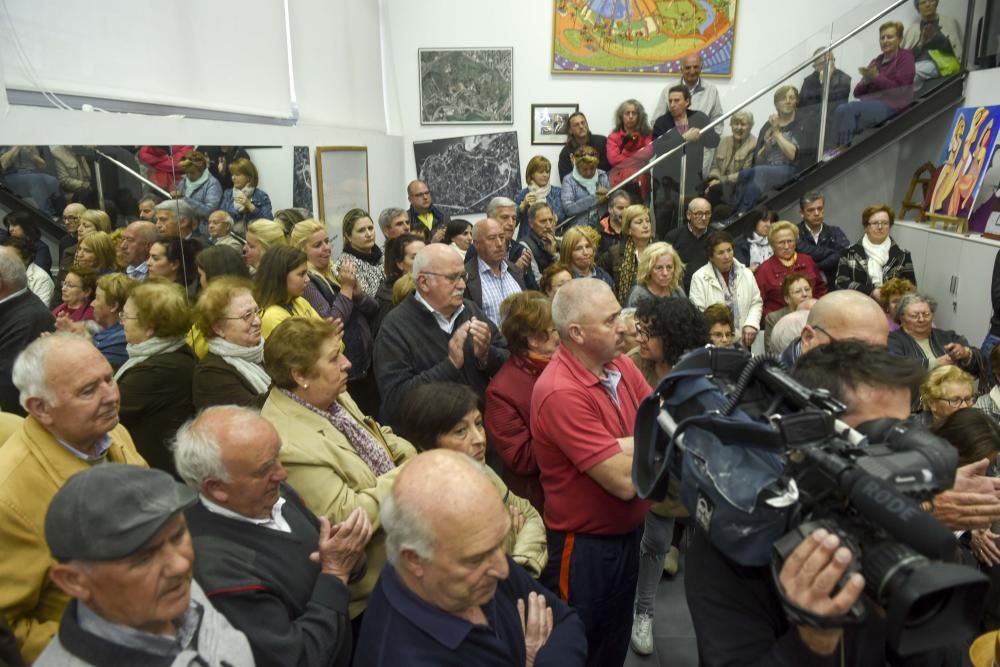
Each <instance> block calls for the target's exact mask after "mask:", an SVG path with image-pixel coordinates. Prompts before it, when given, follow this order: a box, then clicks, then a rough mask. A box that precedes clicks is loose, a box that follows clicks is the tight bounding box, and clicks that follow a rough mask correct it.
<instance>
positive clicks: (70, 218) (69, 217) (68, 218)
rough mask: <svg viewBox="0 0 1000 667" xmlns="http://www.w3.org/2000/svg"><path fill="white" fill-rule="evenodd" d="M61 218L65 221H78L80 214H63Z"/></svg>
mask: <svg viewBox="0 0 1000 667" xmlns="http://www.w3.org/2000/svg"><path fill="white" fill-rule="evenodd" d="M63 220H64V221H66V222H79V220H80V216H78V215H64V216H63Z"/></svg>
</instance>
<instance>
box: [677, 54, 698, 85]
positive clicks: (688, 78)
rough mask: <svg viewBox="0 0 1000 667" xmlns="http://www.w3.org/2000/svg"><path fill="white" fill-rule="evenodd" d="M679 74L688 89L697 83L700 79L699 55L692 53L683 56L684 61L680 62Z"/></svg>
mask: <svg viewBox="0 0 1000 667" xmlns="http://www.w3.org/2000/svg"><path fill="white" fill-rule="evenodd" d="M681 74H682V78H683V79H684V83H685V84H687V86H688V87H689V88H690V87H691V86H693V85H695V84H696V83H698V79H700V78H701V55H700V54H697V53H692V54H690V55H687V56H684V60H682V61H681Z"/></svg>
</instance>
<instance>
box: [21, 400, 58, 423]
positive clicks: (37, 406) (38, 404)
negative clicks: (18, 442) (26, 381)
mask: <svg viewBox="0 0 1000 667" xmlns="http://www.w3.org/2000/svg"><path fill="white" fill-rule="evenodd" d="M25 408H26V409H27V411H28V414H29V415H31V416H32V417H34V418H35V420H36V421H37V422H38V423H39V424H41V425H42V426H51V425H52V406H50V405H49V404H48V402H47V401H46V400H45V399H42V398H39V397H38V396H32V397H30V398H29V399H28V401H27V406H25Z"/></svg>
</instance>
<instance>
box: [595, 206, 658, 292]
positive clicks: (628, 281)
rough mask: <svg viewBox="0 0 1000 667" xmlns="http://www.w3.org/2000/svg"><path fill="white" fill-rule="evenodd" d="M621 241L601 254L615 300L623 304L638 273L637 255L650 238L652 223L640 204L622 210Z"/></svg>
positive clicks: (650, 240)
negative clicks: (610, 278) (613, 290)
mask: <svg viewBox="0 0 1000 667" xmlns="http://www.w3.org/2000/svg"><path fill="white" fill-rule="evenodd" d="M622 239H624V242H623V243H619V244H618V245H615V246H613V247H612V248H611V250H609V251H608V252H607V253H605V255H604V261H603V262H602V263H603V264H604V268H605V270H607V271H608V272H609V273H610V274H611V277H612V278H613V279H614V281H615V296H617V297H618V303H625V302H627V301H628V297H629V295H630V294H632V289H633V288H634V287H635V284H636V279H637V278H638V275H639V257H640V255H641V253H642V252H644V251H645V250H646V247H647V246H649V244H650V243H651V242H652V240H653V225H652V221H651V220H650V217H649V209H648V208H646V207H645V206H643V205H642V204H632V205H631V206H629V207H628V208H626V209H625V212H624V213H622Z"/></svg>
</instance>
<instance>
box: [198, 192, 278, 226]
mask: <svg viewBox="0 0 1000 667" xmlns="http://www.w3.org/2000/svg"><path fill="white" fill-rule="evenodd" d="M250 203H251V204H253V205H254V210H253V212H249V211H248V212H246V213H240V212H239V211H237V210H236V204H235V203H233V189H232V188H229V189H228V190H226V191H225V192H223V193H222V204H220V205H219V208H221V209H222V210H223V211H225V212H226V213H228V214H229V215H231V216H233V222H234V223H237V224H238V223H243V224H242V229H243V230H244V231H245V230H246V226H247V225H248V224H250V223H251V222H253V221H254V220H257V219H259V218H264V219H265V220H271V219H273V218H274V213H273V212H272V211H271V198H270V197H268V196H267V193H266V192H264V191H263V190H261V189H260V188H257V189H255V190H254V191H253V194H252V195H251V196H250ZM213 210H214V209H213ZM209 213H211V211H209Z"/></svg>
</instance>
